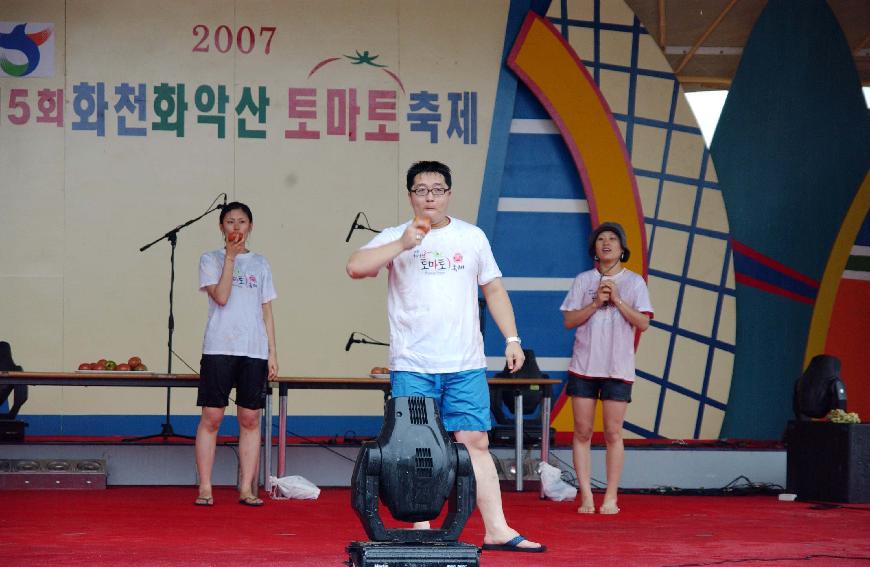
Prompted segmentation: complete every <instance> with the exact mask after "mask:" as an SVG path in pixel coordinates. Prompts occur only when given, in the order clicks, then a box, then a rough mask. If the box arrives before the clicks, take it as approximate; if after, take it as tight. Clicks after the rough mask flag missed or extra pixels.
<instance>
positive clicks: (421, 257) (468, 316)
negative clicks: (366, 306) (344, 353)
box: [363, 217, 501, 374]
mask: <svg viewBox="0 0 870 567" xmlns="http://www.w3.org/2000/svg"><path fill="white" fill-rule="evenodd" d="M409 223H410V221H409V222H406V223H404V224H402V225H400V226H395V227H390V228H386V229H384V231H383V232H381V233H380V234H378V235H377V236H375V237H374V238H373V239H372V240H371V242H369V243H368V244H366V245H365V246H363V248H364V249H365V248H377V247H378V246H382V245H384V244H387V243H389V242H393V241H394V240H398V239H399V238H401V236H402V233H403V232H404V231H405V228H406V227H407V226H408V224H409ZM387 269H388V270H389V279H388V285H387V288H388V289H387V315H388V317H389V320H390V368H391V369H392V370H400V371H409V372H425V373H429V374H439V373H447V372H462V371H465V370H473V369H476V368H485V367H486V357H485V356H484V353H483V337H482V336H481V334H480V319H479V315H478V314H479V308H478V302H477V290H478V286H481V285H486V284H488V283H489V282H491V281H492V280H494V279H495V278H499V277H501V271H499V269H498V265H497V264H496V262H495V258H494V257H493V255H492V249H491V248H490V246H489V241H488V240H487V238H486V235H485V234H484V233H483V231H482V230H480V229H479V228H478V227H476V226H474V225H472V224H469V223H467V222H464V221H461V220H459V219H455V218H452V217H451V219H450V224H448V225H447V226H445V227H444V228H439V229H432V230H431V231H430V232H429V233H428V234H427V235H426V236H425V237H424V238H423V240H422V241H421V242H420V244H419V245H417V246H416V247H414V248H411V249H410V250H405V251H404V252H402V253H401V254H399V255H398V256H396V257H395V258H394V259H393V261H392V262H390V264H388V265H387Z"/></svg>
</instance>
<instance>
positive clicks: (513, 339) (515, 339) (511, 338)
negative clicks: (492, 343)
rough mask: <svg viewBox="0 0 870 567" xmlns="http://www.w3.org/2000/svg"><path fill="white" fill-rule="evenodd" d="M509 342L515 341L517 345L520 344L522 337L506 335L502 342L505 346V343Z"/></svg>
mask: <svg viewBox="0 0 870 567" xmlns="http://www.w3.org/2000/svg"><path fill="white" fill-rule="evenodd" d="M511 343H517V344H518V345H522V344H523V341H522V339H520V338H519V337H507V338H506V339H505V340H504V344H505V346H507V345H509V344H511Z"/></svg>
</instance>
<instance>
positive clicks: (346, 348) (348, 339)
mask: <svg viewBox="0 0 870 567" xmlns="http://www.w3.org/2000/svg"><path fill="white" fill-rule="evenodd" d="M355 334H356V333H351V334H350V336H349V337H348V338H347V344H346V345H344V350H345V351H349V350H350V346H351V345H352V344H353V343H358V342H359V341H358V340H356V339H355V338H353V336H354V335H355Z"/></svg>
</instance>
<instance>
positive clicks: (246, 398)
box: [196, 354, 269, 410]
mask: <svg viewBox="0 0 870 567" xmlns="http://www.w3.org/2000/svg"><path fill="white" fill-rule="evenodd" d="M268 376H269V362H268V361H267V360H263V359H262V358H248V357H247V356H231V355H226V354H204V355H202V360H200V361H199V393H198V394H197V396H196V405H198V406H202V407H208V408H225V407H227V406H228V405H229V403H230V390H232V389H233V387H235V389H236V405H237V406H239V407H243V408H248V409H254V410H255V409H263V408H265V407H266V378H267V377H268Z"/></svg>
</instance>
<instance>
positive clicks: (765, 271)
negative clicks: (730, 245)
mask: <svg viewBox="0 0 870 567" xmlns="http://www.w3.org/2000/svg"><path fill="white" fill-rule="evenodd" d="M734 270H735V271H736V272H737V273H740V274H745V275H747V276H750V277H753V278H755V279H757V280H761V281H763V282H765V283H769V284H771V285H773V286H776V287H778V288H781V289H784V290H786V291H790V292H792V293H796V294H798V295H802V296H803V297H808V298H810V299H814V298H815V297H816V292H817V289H816V288H815V287H813V286H811V285H809V284H806V283H804V282H802V281H800V280H796V279H794V278H793V277H791V276H789V275H787V274H784V273H782V272H780V271H777V270H775V269H773V268H771V267H769V266H766V265H764V264H762V263H761V262H759V261H757V260H755V259H753V258H750V257H749V256H746V255H744V254H741V253H740V252H737V251H735V252H734Z"/></svg>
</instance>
